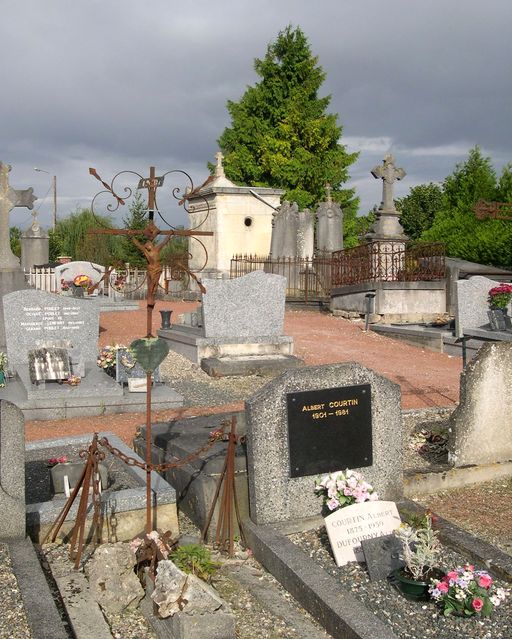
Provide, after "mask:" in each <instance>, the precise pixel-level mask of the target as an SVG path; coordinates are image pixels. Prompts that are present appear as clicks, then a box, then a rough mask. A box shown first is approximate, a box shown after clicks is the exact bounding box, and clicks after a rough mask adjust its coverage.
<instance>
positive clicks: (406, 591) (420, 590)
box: [389, 568, 443, 601]
mask: <svg viewBox="0 0 512 639" xmlns="http://www.w3.org/2000/svg"><path fill="white" fill-rule="evenodd" d="M442 575H443V573H442V572H441V571H439V570H436V569H432V570H431V571H430V572H429V574H428V577H427V578H426V580H425V581H416V580H414V579H411V577H410V576H409V575H408V574H407V573H405V572H404V569H403V568H397V569H396V570H393V572H392V573H391V575H390V577H389V579H390V582H391V583H392V584H393V586H395V588H396V589H397V590H398V591H399V592H401V593H402V595H403V596H404V597H405V598H406V599H409V600H411V601H428V599H430V595H429V593H428V587H429V585H430V579H436V578H440V577H441V576H442Z"/></svg>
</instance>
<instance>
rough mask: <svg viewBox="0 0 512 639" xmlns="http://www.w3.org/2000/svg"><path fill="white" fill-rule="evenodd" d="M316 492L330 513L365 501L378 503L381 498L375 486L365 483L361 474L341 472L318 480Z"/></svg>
mask: <svg viewBox="0 0 512 639" xmlns="http://www.w3.org/2000/svg"><path fill="white" fill-rule="evenodd" d="M315 492H316V493H317V495H319V496H322V497H323V500H324V506H326V507H327V508H328V509H329V510H330V511H335V510H338V508H343V507H344V506H351V505H352V504H362V503H363V502H365V501H377V500H378V499H379V496H378V495H377V493H376V492H374V489H373V486H372V485H371V484H369V483H368V482H366V481H364V479H363V477H362V475H361V473H357V472H356V471H354V470H348V469H347V470H346V471H342V470H339V471H337V472H335V473H330V474H329V475H324V477H322V478H320V479H317V480H316V485H315Z"/></svg>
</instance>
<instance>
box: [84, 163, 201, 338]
mask: <svg viewBox="0 0 512 639" xmlns="http://www.w3.org/2000/svg"><path fill="white" fill-rule="evenodd" d="M180 172H181V173H183V174H184V175H187V174H185V173H184V171H180ZM89 173H90V174H91V175H92V176H94V177H95V178H96V179H97V180H99V182H101V184H102V185H103V186H104V187H105V189H106V190H107V191H108V192H109V193H110V194H111V195H112V196H113V197H114V198H115V200H116V201H117V204H118V206H119V205H124V204H125V199H123V198H121V197H120V196H119V195H117V194H116V193H115V191H114V189H113V183H114V180H115V179H116V178H117V177H118V176H119V175H121V173H118V174H117V175H116V176H115V177H114V178H113V180H112V183H111V184H107V182H104V181H103V180H102V179H101V177H100V176H99V175H98V173H97V171H96V169H94V168H90V169H89ZM122 173H134V172H133V171H123V172H122ZM168 173H173V171H168ZM135 175H139V174H137V173H135ZM166 175H167V173H166V174H164V175H162V176H159V177H157V176H156V174H155V167H154V166H151V167H150V168H149V177H147V178H144V177H142V176H140V175H139V178H140V179H139V183H138V186H137V189H138V190H140V189H147V191H148V201H147V205H148V225H147V226H146V227H145V228H144V229H110V228H108V229H107V228H103V229H94V230H92V231H90V233H93V234H103V235H124V236H128V237H129V238H130V240H131V241H132V243H133V244H134V245H135V246H136V247H137V248H138V249H139V250H140V251H141V252H142V253H143V254H144V257H145V258H146V260H147V262H148V269H147V290H148V292H147V337H151V336H152V334H151V331H152V313H153V309H154V307H155V301H156V291H157V288H158V282H159V279H160V275H161V274H162V270H163V267H162V263H161V261H160V253H161V251H162V249H163V248H164V247H165V246H166V245H167V244H168V243H169V242H170V240H171V239H172V238H173V237H200V236H211V235H213V232H212V231H198V230H197V229H189V230H182V229H175V228H171V229H160V228H158V227H157V226H156V224H155V222H154V214H155V210H158V208H157V203H156V190H157V189H158V187H160V186H162V185H163V183H164V178H165V176H166ZM187 177H189V176H188V175H187ZM189 180H190V182H191V183H192V180H191V179H190V177H189ZM125 190H126V189H125ZM175 191H176V189H175ZM175 191H173V193H174V192H175ZM130 195H131V190H130ZM185 199H186V196H185V198H184V199H182V200H181V201H180V204H181V203H182V202H184V201H185ZM116 208H117V207H116ZM109 210H112V209H109ZM141 235H144V236H145V237H146V238H147V239H146V241H145V242H141V241H140V240H139V239H137V236H139V237H140V236H141ZM161 235H163V236H164V239H163V240H161V241H159V242H156V241H155V240H156V238H157V237H158V236H161ZM184 270H185V271H186V272H187V274H188V275H189V276H190V277H191V278H192V279H193V280H194V281H195V282H196V283H197V285H198V286H199V289H200V290H201V292H202V293H204V292H205V289H204V287H203V285H202V284H201V282H200V281H199V280H198V278H197V277H196V275H195V274H194V273H192V272H191V271H190V270H188V269H187V268H184Z"/></svg>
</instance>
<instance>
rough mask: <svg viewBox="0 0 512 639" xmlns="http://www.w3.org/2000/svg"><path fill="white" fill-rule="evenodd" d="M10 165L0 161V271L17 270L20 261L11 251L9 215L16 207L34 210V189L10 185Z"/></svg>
mask: <svg viewBox="0 0 512 639" xmlns="http://www.w3.org/2000/svg"><path fill="white" fill-rule="evenodd" d="M10 170H11V165H10V164H4V163H3V162H1V161H0V269H3V268H5V269H17V268H19V267H20V261H19V259H18V258H17V257H16V256H15V255H14V254H13V252H12V251H11V240H10V234H9V213H10V212H11V210H12V209H13V208H14V207H16V206H26V207H27V209H33V208H34V202H35V201H36V200H37V198H36V197H35V196H34V189H33V188H30V189H22V190H16V189H13V188H12V187H11V186H10V185H9V172H10Z"/></svg>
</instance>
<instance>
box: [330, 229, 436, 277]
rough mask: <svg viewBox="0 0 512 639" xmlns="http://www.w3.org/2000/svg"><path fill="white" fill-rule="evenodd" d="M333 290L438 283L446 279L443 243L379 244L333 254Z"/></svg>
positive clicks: (371, 243) (379, 242)
mask: <svg viewBox="0 0 512 639" xmlns="http://www.w3.org/2000/svg"><path fill="white" fill-rule="evenodd" d="M332 266H333V272H332V286H333V287H340V286H350V285H354V284H362V283H365V282H424V281H428V282H431V281H438V280H442V279H444V277H445V275H446V264H445V246H444V244H443V243H442V242H433V243H428V244H427V243H406V242H402V241H399V240H378V241H375V242H369V243H368V244H362V245H360V246H356V247H354V248H350V249H345V250H342V251H335V252H334V253H333V265H332Z"/></svg>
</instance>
